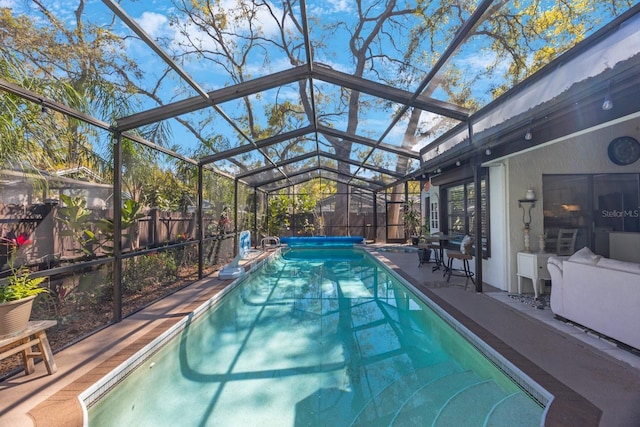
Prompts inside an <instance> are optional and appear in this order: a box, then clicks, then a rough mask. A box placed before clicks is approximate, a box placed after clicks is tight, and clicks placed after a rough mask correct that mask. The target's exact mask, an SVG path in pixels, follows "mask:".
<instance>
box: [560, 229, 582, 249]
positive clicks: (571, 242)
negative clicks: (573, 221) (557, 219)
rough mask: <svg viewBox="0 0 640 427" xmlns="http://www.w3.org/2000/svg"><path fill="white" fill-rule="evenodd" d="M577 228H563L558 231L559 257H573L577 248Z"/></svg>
mask: <svg viewBox="0 0 640 427" xmlns="http://www.w3.org/2000/svg"><path fill="white" fill-rule="evenodd" d="M577 235H578V229H577V228H561V229H560V230H558V240H557V241H556V254H557V255H558V256H566V255H573V253H574V252H575V246H576V236H577Z"/></svg>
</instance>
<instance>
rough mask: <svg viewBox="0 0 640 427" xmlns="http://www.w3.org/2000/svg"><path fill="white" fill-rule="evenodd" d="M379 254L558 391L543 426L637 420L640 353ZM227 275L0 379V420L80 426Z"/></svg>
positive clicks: (411, 256) (14, 426) (16, 426)
mask: <svg viewBox="0 0 640 427" xmlns="http://www.w3.org/2000/svg"><path fill="white" fill-rule="evenodd" d="M372 249H375V247H372ZM378 255H379V256H380V257H381V259H383V260H384V261H385V262H386V263H387V264H388V265H389V266H391V267H392V268H393V269H395V270H396V271H397V272H398V273H399V274H401V275H402V276H403V277H405V278H406V279H407V280H408V281H410V282H411V283H412V284H413V285H414V286H416V287H417V288H418V289H420V291H421V292H423V293H424V294H425V295H426V296H427V297H429V298H431V299H432V300H434V301H435V302H436V303H438V304H439V305H440V306H442V307H443V308H444V309H445V310H446V311H448V312H449V313H450V314H452V315H453V316H454V317H456V318H457V319H458V320H459V321H460V322H461V323H463V324H464V325H465V326H466V327H467V328H469V329H470V330H472V331H473V332H474V333H476V334H477V335H478V336H479V337H480V338H482V339H483V340H484V341H486V342H487V343H488V344H490V345H491V346H492V347H494V348H495V349H496V350H498V351H499V352H500V353H501V354H503V355H504V356H505V357H506V358H507V359H509V360H510V361H511V362H512V363H514V364H515V365H516V366H517V367H518V368H520V369H521V370H522V371H524V372H525V373H526V374H528V375H529V376H530V377H531V378H533V379H534V380H536V381H537V382H538V383H539V384H541V385H542V386H543V387H545V388H546V389H547V390H548V391H549V392H551V393H552V394H554V396H555V400H554V403H553V404H552V406H551V409H550V411H549V416H548V418H547V424H546V425H548V426H580V427H584V426H598V425H601V426H606V427H609V426H621V427H622V426H632V425H640V357H638V356H635V355H632V354H630V353H628V352H626V351H624V350H619V349H617V348H616V347H615V346H612V345H611V344H609V343H608V342H606V341H604V340H600V339H598V338H596V337H593V336H590V335H589V334H586V333H584V332H582V331H581V330H578V329H576V328H573V327H572V326H569V325H566V324H564V323H562V322H560V321H558V320H555V319H553V315H552V313H551V311H550V310H549V309H548V308H547V309H546V310H537V309H535V308H534V307H532V306H529V305H526V304H523V303H520V302H519V301H515V300H514V299H513V298H509V297H508V295H507V293H506V292H502V291H499V290H496V289H493V288H490V287H487V286H485V292H483V293H476V292H474V289H473V286H471V285H470V286H469V287H468V289H467V290H466V291H465V290H464V286H462V285H464V278H460V277H452V279H451V283H446V281H445V279H444V278H443V277H442V273H441V272H440V271H436V272H432V271H431V264H428V265H423V266H422V267H418V259H417V255H416V254H415V253H410V252H383V253H379V254H378ZM228 283H229V281H220V280H218V279H217V277H216V275H215V274H214V275H213V276H210V277H208V278H205V279H203V280H202V281H198V282H196V283H194V284H192V285H190V286H188V287H187V288H185V289H183V290H181V291H179V292H177V293H176V294H174V295H171V296H170V297H167V298H165V299H163V300H162V301H159V302H157V303H156V304H153V305H151V306H149V307H148V308H146V309H144V310H142V311H140V312H138V313H136V314H134V315H132V316H130V317H128V318H126V319H124V320H123V321H122V322H120V323H118V324H115V325H112V326H109V327H108V328H105V329H103V330H101V331H99V332H97V333H96V334H94V335H92V336H90V337H88V338H86V339H84V340H82V341H81V342H79V343H78V344H75V345H73V346H71V347H69V348H67V349H64V350H62V351H60V352H58V353H56V354H55V360H56V364H57V365H58V372H57V373H56V374H54V375H47V372H46V369H45V367H44V365H43V364H42V363H38V364H36V371H35V373H33V374H31V375H29V376H25V375H24V373H23V372H21V373H18V374H16V375H15V376H13V377H11V378H8V379H7V380H5V381H3V382H0V427H5V426H6V427H9V426H11V427H22V426H25V427H27V426H34V425H36V426H47V427H56V426H65V427H71V426H81V425H82V411H81V408H80V404H79V403H78V401H77V396H78V395H79V394H80V393H81V392H82V391H84V390H85V389H86V388H87V387H89V386H90V385H91V384H93V383H94V382H95V381H97V380H98V379H99V378H101V377H102V376H103V375H105V374H106V373H107V372H109V371H110V370H112V369H113V368H114V367H116V366H117V365H119V364H120V363H121V362H123V361H125V360H126V359H127V358H128V357H130V356H131V355H132V354H134V353H135V352H136V351H138V350H139V349H140V348H142V347H143V346H144V345H146V344H147V343H148V342H150V341H151V340H153V339H154V338H155V337H157V336H158V335H160V334H161V333H162V332H164V331H165V330H166V329H168V328H169V327H170V326H172V325H173V324H175V323H176V322H177V321H178V320H179V319H181V318H182V317H183V316H185V315H186V314H188V313H189V312H191V311H192V310H193V309H195V308H196V307H198V306H199V305H201V304H202V303H204V302H205V301H207V300H208V299H209V298H211V297H212V296H213V295H215V294H216V293H217V292H219V291H220V290H221V289H223V288H224V286H225V285H226V284H228Z"/></svg>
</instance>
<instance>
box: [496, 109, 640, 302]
mask: <svg viewBox="0 0 640 427" xmlns="http://www.w3.org/2000/svg"><path fill="white" fill-rule="evenodd" d="M534 132H535V130H534ZM619 136H632V137H634V138H636V139H638V140H640V114H635V115H633V116H631V117H628V118H626V120H621V121H617V122H614V123H611V124H609V125H608V126H605V127H600V128H596V129H591V130H590V131H585V132H581V133H578V134H575V135H572V136H570V137H567V138H563V139H562V140H559V141H552V142H550V143H547V144H545V145H541V146H538V147H540V148H538V147H536V148H535V149H532V150H530V151H526V152H521V153H519V154H517V155H514V156H512V157H510V158H508V159H503V160H502V161H503V162H504V163H505V164H506V182H505V194H506V200H507V201H508V203H507V205H506V207H505V211H506V212H507V213H508V218H507V220H506V221H504V222H500V221H499V220H498V219H497V218H496V217H494V215H498V217H499V215H500V214H499V213H498V212H495V209H494V206H493V204H492V206H491V225H492V230H491V234H492V258H493V256H494V255H493V248H494V245H493V235H494V233H497V232H498V230H497V229H498V228H500V227H504V228H505V229H506V236H509V238H508V239H507V245H506V247H508V251H507V254H508V258H509V261H508V271H507V275H506V277H507V278H508V284H507V286H506V287H503V286H500V285H499V284H498V283H499V282H495V283H496V284H494V283H491V282H489V281H488V280H485V281H486V282H487V283H490V284H492V285H494V286H497V287H499V288H501V289H505V290H507V291H509V292H515V291H516V290H517V275H516V274H517V269H516V254H517V252H518V251H521V250H523V248H524V238H523V237H522V236H523V232H522V229H523V222H522V209H520V208H519V207H518V199H522V198H524V195H525V192H526V190H527V189H529V188H531V189H533V190H534V191H535V194H536V197H537V199H538V201H537V202H536V204H535V207H534V208H533V209H532V210H531V226H530V228H531V231H530V237H531V244H530V247H531V250H532V251H538V250H539V244H538V235H539V234H541V233H542V232H543V212H542V206H543V200H542V175H543V174H579V173H585V174H594V173H638V172H640V161H638V162H636V163H634V164H631V165H627V166H618V165H616V164H614V163H612V162H611V161H610V160H609V158H608V155H607V148H608V145H609V142H611V140H613V139H614V138H617V137H619ZM496 181H497V180H496ZM494 185H499V183H496V182H495V181H494V180H492V181H490V186H491V192H492V193H493V192H494ZM495 190H497V191H499V190H500V188H496V189H495ZM497 191H496V192H497ZM503 224H504V225H503ZM496 255H497V254H496ZM490 268H491V267H489V266H488V267H487V269H486V270H489V269H490ZM485 275H487V273H485ZM487 277H489V276H487ZM525 282H527V284H526V285H527V286H530V285H529V284H528V281H525ZM525 289H526V288H525Z"/></svg>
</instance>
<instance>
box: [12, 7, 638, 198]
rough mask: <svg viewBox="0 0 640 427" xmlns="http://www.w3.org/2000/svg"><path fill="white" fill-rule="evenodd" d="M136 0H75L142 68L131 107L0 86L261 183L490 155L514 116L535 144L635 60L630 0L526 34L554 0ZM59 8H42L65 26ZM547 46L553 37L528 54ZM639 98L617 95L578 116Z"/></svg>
mask: <svg viewBox="0 0 640 427" xmlns="http://www.w3.org/2000/svg"><path fill="white" fill-rule="evenodd" d="M140 3H141V2H136V1H133V0H131V1H121V2H116V1H115V0H103V2H102V4H99V3H96V4H90V5H89V4H88V5H86V7H85V14H86V16H85V20H86V24H90V25H96V26H100V25H106V24H105V23H109V22H111V20H112V19H113V20H114V22H116V24H115V25H114V26H113V27H111V28H112V29H113V30H114V31H117V32H118V33H119V34H121V35H122V37H123V40H126V45H127V49H128V50H127V54H128V55H130V56H131V57H132V59H133V61H134V62H135V63H136V64H138V65H139V66H140V69H141V70H142V71H143V72H144V77H139V76H137V75H134V72H133V71H132V72H131V75H129V76H127V78H128V79H130V81H132V82H134V81H135V82H136V84H138V85H139V86H140V88H141V90H140V91H139V93H138V94H137V95H136V96H135V101H136V102H135V104H134V105H136V106H137V107H136V109H135V110H134V111H131V112H130V113H127V114H124V115H121V116H120V117H117V118H116V120H115V122H111V121H110V120H109V119H107V118H100V117H98V118H90V117H87V115H86V114H83V113H79V112H77V111H75V110H73V109H72V108H70V107H68V106H66V105H61V104H59V103H57V102H56V101H55V100H44V101H43V99H42V98H41V97H40V96H39V95H38V94H33V93H32V92H29V91H28V90H26V89H24V88H20V87H16V86H15V85H13V84H11V83H9V82H4V81H3V82H0V83H1V84H0V87H1V88H3V89H4V90H9V91H12V92H14V93H18V94H20V95H22V96H23V97H25V98H27V99H32V100H34V101H36V100H38V101H39V102H44V103H46V104H48V105H49V106H51V107H52V108H54V109H59V110H60V111H63V112H66V113H67V114H72V115H76V116H78V117H81V118H82V119H84V120H90V121H91V122H92V123H93V124H96V125H98V126H100V127H103V128H105V129H109V130H115V131H120V132H124V133H125V135H126V136H128V137H130V138H131V139H134V140H137V141H143V142H145V143H150V145H153V144H154V143H155V141H148V140H145V139H144V137H141V135H145V129H146V128H148V127H150V126H154V125H157V124H159V123H162V124H165V125H168V126H170V127H171V129H172V132H173V136H174V139H175V140H176V142H177V143H178V144H179V147H178V149H177V151H175V150H174V149H168V148H166V147H159V145H158V144H156V145H155V146H156V147H158V148H160V149H161V150H162V151H164V152H167V153H170V154H176V155H178V156H180V157H181V158H184V159H188V160H190V161H192V162H193V163H196V164H201V165H209V166H213V167H214V168H215V169H216V170H218V171H221V172H223V173H225V174H227V175H228V176H231V177H234V178H237V179H240V180H241V181H242V182H244V183H246V184H248V185H250V186H252V187H255V188H259V189H261V190H263V191H266V192H272V191H277V190H279V189H282V188H286V187H288V186H291V185H294V184H298V183H302V182H305V181H308V180H310V179H313V178H323V179H328V180H331V181H335V182H338V183H341V184H348V185H352V186H354V187H356V188H360V189H362V190H367V191H374V192H377V191H382V190H384V189H385V188H388V187H390V186H391V185H394V184H396V183H399V182H402V181H405V180H409V179H414V178H416V177H418V176H420V175H425V174H428V173H429V171H431V170H434V169H435V168H441V167H445V166H447V165H449V166H451V165H453V163H455V162H456V161H458V160H460V159H461V158H475V159H476V161H478V162H481V161H482V160H483V159H481V158H480V156H481V155H480V154H479V153H483V152H484V150H485V148H486V147H491V148H492V150H493V151H494V152H495V153H496V154H494V156H495V155H498V154H505V153H506V152H508V151H510V150H511V151H513V150H519V149H523V148H525V147H526V145H524V143H523V142H522V141H521V140H522V137H521V136H520V134H523V129H527V127H531V126H534V127H536V128H537V129H536V135H537V136H536V140H535V141H534V142H533V143H541V142H542V139H541V136H540V135H542V131H538V130H539V129H541V128H545V129H547V132H548V133H549V134H548V136H553V132H551V131H549V130H548V129H549V128H550V127H551V126H549V125H550V124H552V125H553V127H554V128H556V129H557V130H556V131H555V132H561V133H562V132H569V131H575V130H574V129H570V127H566V126H564V127H563V126H559V124H561V123H562V122H563V119H562V113H563V112H564V113H566V110H567V108H571V107H570V106H574V107H575V105H577V103H582V104H583V105H585V106H586V105H587V104H589V105H590V104H593V105H596V104H597V103H598V102H600V103H601V100H602V98H603V96H604V95H605V94H606V91H607V90H610V91H614V92H615V94H616V95H619V96H621V97H622V96H623V95H624V94H625V93H626V92H628V90H629V88H631V87H632V86H633V84H632V82H633V81H634V79H636V80H637V75H638V69H639V68H638V64H637V61H638V54H639V53H640V42H639V41H638V37H639V34H640V24H639V19H638V12H640V6H639V4H638V3H639V2H638V1H635V2H633V6H631V7H629V8H627V9H625V8H617V9H611V10H609V8H608V7H607V5H606V4H604V2H593V3H594V4H593V8H592V9H591V10H590V11H589V12H585V13H584V14H583V15H576V17H575V18H574V19H569V18H566V17H565V18H564V20H558V22H556V23H555V24H554V25H552V26H550V27H549V28H547V29H545V31H546V32H547V33H544V32H541V33H540V34H537V35H533V32H532V33H531V35H530V37H528V38H527V39H526V41H525V40H524V39H522V38H519V37H518V36H516V35H514V31H522V32H525V31H527V30H529V31H533V29H534V23H535V22H534V21H535V20H538V21H537V22H538V24H539V23H540V22H542V21H541V20H542V18H543V17H544V16H547V15H549V16H557V15H554V14H557V13H560V12H562V11H561V10H560V9H557V8H558V7H560V6H558V5H555V4H552V2H540V1H536V0H526V1H518V2H515V1H498V0H479V1H478V2H477V3H476V4H470V3H469V2H461V3H460V4H458V3H456V2H450V1H442V2H440V1H432V2H413V1H408V2H395V1H392V0H387V1H384V2H381V1H369V0H366V1H365V0H361V1H360V0H359V1H355V2H331V1H313V0H306V1H299V2H289V1H282V2H273V3H263V2H255V1H253V2H250V1H243V2H239V3H242V4H244V8H239V7H238V6H237V5H236V6H232V5H231V3H226V2H213V3H207V5H208V6H211V9H208V8H207V7H206V6H205V5H204V4H198V5H196V4H195V3H191V5H189V4H188V3H189V2H184V3H182V2H178V3H170V2H163V1H158V2H155V3H154V4H155V5H156V9H155V10H154V11H150V10H145V8H144V6H143V5H141V4H140ZM212 5H213V6H212ZM341 5H342V7H343V8H342V9H341V8H340V6H341ZM198 7H202V8H201V9H198ZM552 7H555V8H556V9H552ZM576 7H577V6H576ZM68 12H69V10H63V8H61V9H60V10H56V11H55V13H58V14H59V15H58V16H59V18H60V20H61V22H65V23H68V24H69V25H70V27H69V29H73V27H72V24H73V20H70V19H67V18H66V16H65V14H67V13H68ZM382 16H386V20H385V21H383V20H382V19H381V17H382ZM359 18H360V19H359ZM154 23H155V24H154ZM566 24H571V25H566ZM378 25H379V26H378ZM563 25H565V26H563ZM87 26H88V25H87ZM553 31H556V33H555V35H554V34H552V32H553ZM572 31H573V32H572ZM576 34H577V35H576ZM573 36H575V37H574V39H572V40H570V41H568V42H567V43H560V39H564V38H566V39H571V37H573ZM583 39H584V40H583ZM562 41H566V40H562ZM556 42H558V43H557V44H556ZM369 43H370V44H369ZM545 49H546V51H550V50H553V49H557V51H555V52H553V53H551V54H549V56H548V57H546V58H545V59H540V58H539V57H538V56H539V55H540V54H541V52H545ZM511 55H513V56H511ZM514 58H515V59H514ZM518 60H520V61H526V62H527V63H526V64H522V63H518ZM536 61H538V62H539V63H536ZM505 67H511V68H513V69H514V70H515V69H516V68H517V67H522V69H519V70H516V71H514V72H513V73H511V74H509V73H505ZM535 69H539V71H538V72H537V73H536V74H533V75H531V72H532V71H533V70H535ZM612 80H613V82H614V83H613V85H611V81H612ZM635 86H637V84H636V85H635ZM502 92H504V94H503V95H502V96H501V97H497V96H496V94H499V93H502ZM636 99H637V98H636ZM573 109H575V108H573ZM638 109H639V108H638V106H637V103H636V102H633V99H629V102H628V103H627V104H626V105H625V107H624V108H618V109H617V111H615V112H610V113H607V114H605V115H601V116H602V117H596V118H594V119H593V120H592V121H591V122H588V123H587V122H585V123H580V124H579V126H578V127H581V126H582V127H584V126H587V125H592V122H594V123H595V122H602V121H606V120H614V119H616V118H617V117H620V116H621V115H623V114H629V112H630V111H631V112H634V111H637V110H638ZM565 118H566V114H565Z"/></svg>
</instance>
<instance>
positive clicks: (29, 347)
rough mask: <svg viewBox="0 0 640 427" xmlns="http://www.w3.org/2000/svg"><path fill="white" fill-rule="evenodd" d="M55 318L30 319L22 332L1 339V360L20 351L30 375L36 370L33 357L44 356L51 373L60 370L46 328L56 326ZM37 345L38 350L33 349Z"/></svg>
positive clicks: (43, 358)
mask: <svg viewBox="0 0 640 427" xmlns="http://www.w3.org/2000/svg"><path fill="white" fill-rule="evenodd" d="M56 323H58V322H57V321H55V320H35V321H30V322H29V325H28V326H27V329H25V330H24V331H22V332H21V333H20V334H18V335H15V336H12V337H7V338H2V339H0V360H2V359H5V358H7V357H9V356H13V355H14V354H17V353H20V354H21V356H22V361H23V363H24V373H25V375H29V374H31V373H33V371H34V370H35V366H34V363H33V359H35V358H36V357H40V358H42V360H43V361H44V365H45V366H46V368H47V372H48V373H49V375H51V374H53V373H55V372H56V371H57V370H58V367H57V366H56V362H55V361H54V360H53V352H52V351H51V347H50V346H49V340H48V339H47V334H46V332H45V330H46V329H48V328H50V327H52V326H55V324H56ZM33 347H37V348H38V350H37V351H33Z"/></svg>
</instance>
